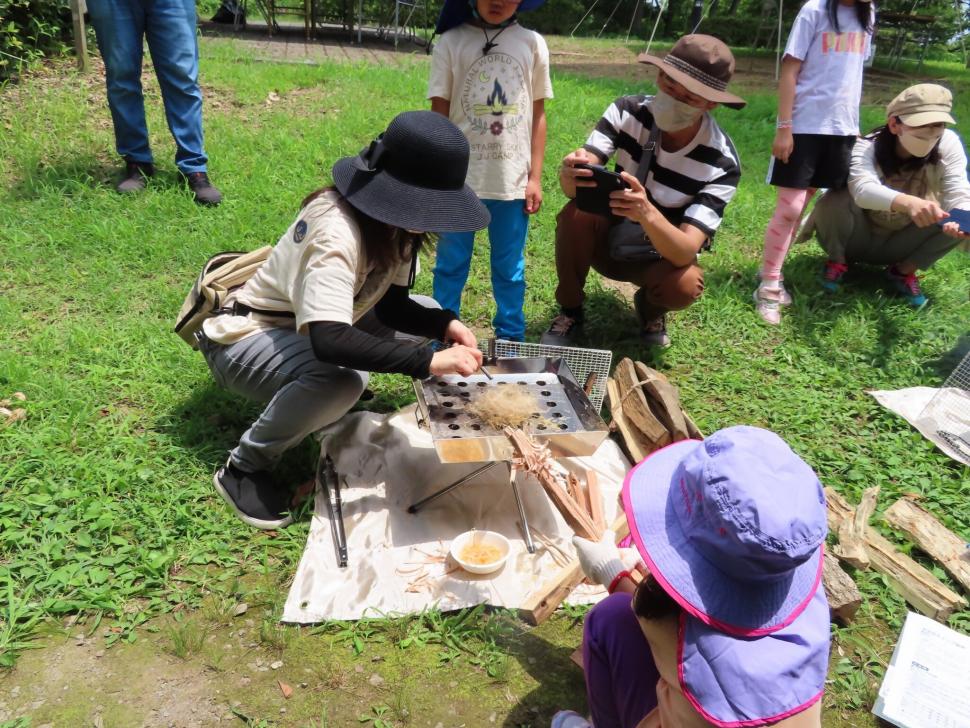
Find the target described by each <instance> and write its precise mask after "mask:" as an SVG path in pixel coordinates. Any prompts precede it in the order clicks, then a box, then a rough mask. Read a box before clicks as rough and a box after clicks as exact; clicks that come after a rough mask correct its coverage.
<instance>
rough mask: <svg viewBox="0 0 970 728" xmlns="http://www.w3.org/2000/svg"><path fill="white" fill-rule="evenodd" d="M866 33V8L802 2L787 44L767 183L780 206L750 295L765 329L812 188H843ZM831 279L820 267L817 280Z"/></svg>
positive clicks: (783, 295)
mask: <svg viewBox="0 0 970 728" xmlns="http://www.w3.org/2000/svg"><path fill="white" fill-rule="evenodd" d="M872 31H873V9H872V4H871V3H870V2H863V0H808V2H807V3H805V5H803V6H802V9H801V10H800V11H799V12H798V16H797V17H796V18H795V23H794V24H793V25H792V29H791V34H790V35H789V36H788V44H787V45H786V46H785V56H784V58H783V59H782V67H781V78H780V80H779V82H778V131H777V133H776V134H775V141H774V144H773V145H772V148H771V153H772V155H773V157H772V160H771V165H770V166H769V168H768V180H767V181H768V183H769V184H772V185H774V186H776V187H777V188H778V202H777V204H776V206H775V213H774V215H773V216H772V218H771V221H770V222H769V223H768V229H767V230H766V231H765V247H764V258H763V261H762V265H761V282H760V284H759V286H758V288H757V290H755V292H754V300H755V304H756V307H757V310H758V314H759V315H760V316H761V318H762V319H764V320H765V321H766V322H767V323H769V324H777V323H779V322H780V321H781V306H785V305H788V304H789V303H791V297H790V296H789V295H788V292H787V291H786V290H785V287H784V284H783V282H782V281H783V277H782V274H781V266H782V263H784V261H785V255H786V254H787V253H788V248H789V246H790V245H791V241H792V237H793V236H794V233H795V228H796V227H797V225H798V221H799V219H800V218H801V215H802V212H803V211H804V209H805V206H806V205H807V204H808V202H809V200H810V199H811V198H812V195H814V194H815V191H816V190H817V189H818V188H827V189H840V188H842V187H845V185H846V180H847V178H848V174H849V158H850V155H851V153H852V145H853V144H854V143H855V140H856V138H857V137H858V135H859V101H860V99H861V97H862V70H863V66H864V64H865V61H866V58H867V57H868V56H869V53H870V47H871V40H872ZM832 274H833V272H832V271H829V270H828V267H826V269H825V270H824V271H823V278H825V277H828V276H830V275H832Z"/></svg>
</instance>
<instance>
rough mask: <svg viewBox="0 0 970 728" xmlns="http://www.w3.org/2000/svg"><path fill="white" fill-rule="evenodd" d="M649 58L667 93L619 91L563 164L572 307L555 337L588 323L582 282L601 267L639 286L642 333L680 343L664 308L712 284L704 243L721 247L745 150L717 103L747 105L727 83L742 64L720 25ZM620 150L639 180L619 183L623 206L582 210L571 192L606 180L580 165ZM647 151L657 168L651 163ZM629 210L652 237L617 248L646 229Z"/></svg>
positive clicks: (562, 236)
mask: <svg viewBox="0 0 970 728" xmlns="http://www.w3.org/2000/svg"><path fill="white" fill-rule="evenodd" d="M638 60H639V61H640V62H641V63H648V64H651V65H654V66H656V67H657V69H658V77H657V93H656V95H654V96H645V95H633V96H622V97H620V98H619V99H617V100H616V101H614V102H613V103H612V104H610V106H609V108H608V109H607V110H606V112H605V113H604V114H603V117H602V118H601V119H600V120H599V122H598V123H597V124H596V128H595V129H594V130H593V132H592V134H590V135H589V138H588V139H587V140H586V144H585V145H584V146H583V147H582V148H581V149H577V150H576V151H574V152H571V153H570V154H568V155H567V156H566V158H565V159H563V163H562V166H561V167H560V172H559V182H560V185H561V187H562V190H563V192H565V194H566V196H567V197H569V198H571V199H570V202H569V203H568V204H567V205H566V206H565V207H564V208H563V209H562V211H561V212H560V213H559V216H558V218H557V223H556V272H557V274H558V278H559V285H558V286H557V288H556V300H557V302H558V303H559V306H560V309H561V311H560V313H559V315H558V316H557V317H556V318H555V319H554V320H553V322H552V324H551V325H550V327H549V330H548V331H547V332H546V333H545V334H543V336H542V339H541V342H542V343H544V344H557V345H561V346H565V345H569V344H571V343H572V342H573V340H574V337H575V335H576V334H577V333H578V330H579V328H580V327H581V326H582V322H583V297H584V294H583V288H584V286H585V284H586V277H587V275H588V274H589V269H590V267H592V268H595V269H596V271H597V272H599V273H600V274H601V275H603V276H605V277H607V278H611V279H614V280H620V281H628V282H630V283H634V284H636V285H637V286H639V290H638V291H637V292H636V294H635V295H634V298H633V302H634V306H635V308H636V311H637V316H638V317H639V319H640V325H641V337H642V339H643V340H644V342H645V343H646V344H648V345H654V346H669V345H670V339H669V337H668V336H667V329H666V318H665V314H666V313H667V312H668V311H673V310H678V309H684V308H687V307H688V306H690V305H691V304H692V303H693V302H694V301H696V300H697V299H698V298H699V297H700V295H701V293H702V292H703V290H704V274H703V271H702V270H701V268H700V266H699V265H698V264H697V254H698V253H699V252H700V251H701V250H702V249H706V248H709V247H710V244H711V239H712V238H713V237H714V233H715V232H716V231H717V228H718V226H719V225H720V224H721V218H722V216H723V214H724V208H725V207H726V206H727V203H728V202H730V201H731V198H732V197H733V196H734V193H735V192H736V191H737V185H738V179H739V177H740V175H741V166H740V162H739V160H738V154H737V152H736V151H735V149H734V144H732V143H731V140H730V139H729V138H728V136H727V134H725V133H724V132H723V131H722V130H721V128H720V127H719V126H718V125H717V122H716V121H714V118H713V117H712V116H711V115H710V114H709V113H708V112H709V111H711V109H713V108H715V107H716V106H717V105H718V104H724V105H725V106H729V107H731V108H735V109H740V108H742V107H743V106H744V104H745V102H744V100H743V99H741V98H740V97H738V96H735V95H734V94H730V93H728V92H727V91H726V88H727V83H728V81H729V80H730V78H731V76H732V75H733V73H734V56H733V55H732V54H731V51H730V49H729V48H728V47H727V46H726V45H724V43H722V42H721V41H719V40H717V39H716V38H713V37H711V36H707V35H688V36H684V37H683V38H681V39H680V40H679V41H677V43H676V44H675V45H674V47H673V48H672V49H671V51H670V53H668V54H667V56H666V57H664V58H663V59H661V58H659V57H656V56H650V55H646V54H643V55H641V56H640V57H639V59H638ZM654 125H656V129H657V131H656V133H655V134H654V136H655V139H656V144H655V146H653V147H652V152H651V151H648V150H650V149H651V146H650V137H651V130H652V129H653V127H654ZM610 157H613V158H614V161H615V165H616V167H615V168H616V171H617V172H618V173H620V175H621V176H622V178H623V180H624V181H625V182H626V184H627V185H629V187H628V188H627V189H624V190H620V191H617V192H612V193H611V194H610V203H609V204H610V210H611V212H612V215H597V214H593V213H589V212H584V211H582V210H580V209H579V208H578V207H577V204H576V200H575V199H572V198H575V196H576V191H577V189H578V188H591V187H595V186H596V182H594V181H593V180H592V176H593V172H592V171H591V170H589V169H583V168H578V167H577V165H580V164H597V165H599V164H605V163H606V162H607V161H608V160H609V159H610ZM644 158H646V159H647V160H648V161H647V166H648V169H642V167H643V166H644V165H643V164H641V161H643V160H644ZM624 219H625V220H628V221H632V222H633V223H635V224H638V225H639V226H640V228H642V230H643V236H644V237H643V240H642V243H643V245H642V248H640V247H638V246H635V247H634V249H633V250H632V251H631V248H630V246H629V245H626V246H623V247H622V248H621V247H617V244H616V243H617V235H618V234H619V233H621V230H622V229H624V228H625V229H626V231H627V233H628V234H629V231H630V230H631V229H632V230H633V233H634V237H635V238H637V239H638V238H639V231H637V230H635V228H631V226H630V225H629V224H626V225H621V223H622V222H623V221H624ZM625 237H626V239H627V240H629V239H630V238H629V236H625ZM637 242H639V241H638V240H637ZM611 243H612V244H611Z"/></svg>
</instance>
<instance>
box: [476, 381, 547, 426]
mask: <svg viewBox="0 0 970 728" xmlns="http://www.w3.org/2000/svg"><path fill="white" fill-rule="evenodd" d="M466 411H467V412H468V413H469V414H471V415H473V416H475V417H477V418H478V419H480V420H481V421H482V422H484V423H485V424H486V425H488V426H489V427H494V428H495V429H496V430H501V429H503V428H506V427H519V428H521V427H524V426H525V425H527V424H531V425H536V424H540V423H542V424H547V425H548V424H549V423H548V421H547V420H545V419H544V418H543V419H541V420H540V419H535V418H534V417H533V415H536V414H538V413H539V400H538V399H537V398H536V395H535V393H534V392H531V391H530V390H528V389H526V388H525V387H518V386H511V385H508V386H499V387H492V388H491V389H489V390H488V391H486V392H485V393H484V394H482V395H481V396H480V397H478V398H477V399H476V400H475V401H474V402H472V403H471V404H470V405H469V406H468V408H467V410H466Z"/></svg>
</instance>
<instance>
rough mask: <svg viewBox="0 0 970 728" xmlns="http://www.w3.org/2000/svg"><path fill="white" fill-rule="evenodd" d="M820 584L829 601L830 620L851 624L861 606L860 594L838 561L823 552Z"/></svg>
mask: <svg viewBox="0 0 970 728" xmlns="http://www.w3.org/2000/svg"><path fill="white" fill-rule="evenodd" d="M822 584H823V586H824V587H825V596H826V597H828V600H829V611H830V612H831V614H832V619H833V620H835V619H837V620H839V621H841V622H843V623H845V624H848V623H849V622H851V621H852V619H853V618H854V617H855V613H856V612H857V611H859V607H860V606H861V605H862V594H860V593H859V588H858V587H857V586H856V585H855V582H854V581H852V577H851V576H849V575H848V574H846V573H845V572H844V571H843V570H842V567H841V566H839V560H838V559H836V558H835V556H833V555H832V554H830V553H829V552H828V551H826V552H825V561H824V563H823V565H822Z"/></svg>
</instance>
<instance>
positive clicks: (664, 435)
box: [613, 358, 670, 454]
mask: <svg viewBox="0 0 970 728" xmlns="http://www.w3.org/2000/svg"><path fill="white" fill-rule="evenodd" d="M613 378H614V379H615V380H616V384H617V386H618V387H619V390H620V392H619V394H620V403H621V404H622V405H623V412H624V414H626V417H627V420H628V421H629V422H631V423H632V424H633V425H634V426H635V427H636V428H637V429H638V430H640V432H642V433H643V434H644V436H645V437H646V440H647V442H648V443H650V452H653V451H654V450H657V449H659V448H661V447H663V446H664V445H667V444H669V443H670V433H669V432H668V431H667V427H666V426H665V425H664V423H663V422H661V421H660V420H658V419H657V417H656V415H654V413H653V410H651V409H650V405H649V404H648V403H647V396H646V395H645V394H644V393H643V385H642V384H641V382H640V380H639V378H638V377H637V372H636V368H635V367H634V365H633V361H632V360H631V359H629V358H623V359H620V361H619V362H617V364H616V369H614V370H613ZM647 454H649V453H647Z"/></svg>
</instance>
